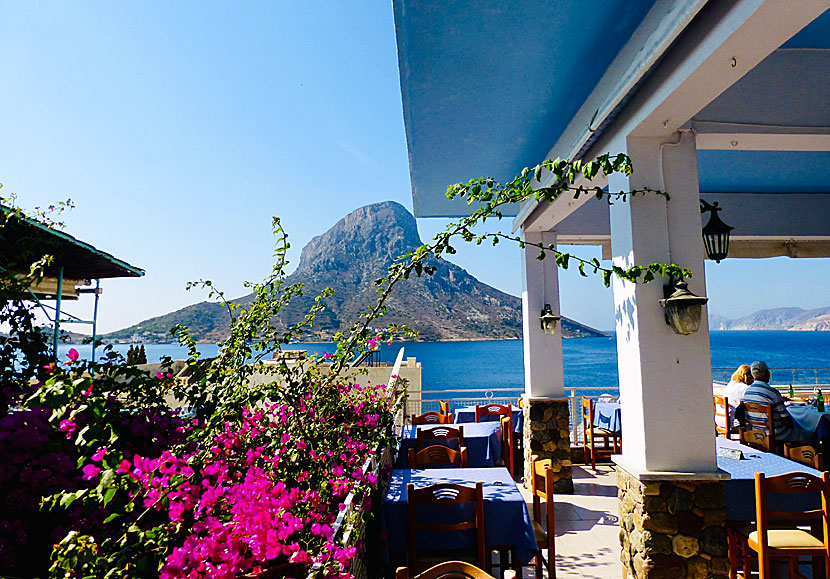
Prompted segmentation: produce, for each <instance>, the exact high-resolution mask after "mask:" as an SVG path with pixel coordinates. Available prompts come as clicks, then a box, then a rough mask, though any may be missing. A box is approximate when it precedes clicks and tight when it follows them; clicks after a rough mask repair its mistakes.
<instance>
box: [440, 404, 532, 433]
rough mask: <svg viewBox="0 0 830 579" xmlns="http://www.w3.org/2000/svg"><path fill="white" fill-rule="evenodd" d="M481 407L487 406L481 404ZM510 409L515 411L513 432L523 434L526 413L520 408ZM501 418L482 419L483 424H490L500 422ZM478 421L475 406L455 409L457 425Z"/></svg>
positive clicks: (497, 416)
mask: <svg viewBox="0 0 830 579" xmlns="http://www.w3.org/2000/svg"><path fill="white" fill-rule="evenodd" d="M479 406H486V404H480V405H479ZM510 409H511V410H512V411H513V432H522V424H523V423H524V412H522V409H521V408H519V407H518V406H513V405H511V406H510ZM500 418H501V416H499V415H496V414H488V415H486V416H482V417H481V421H482V422H490V421H495V422H498V421H499V419H500ZM475 421H476V407H475V406H464V407H462V408H456V409H455V423H456V424H466V423H468V422H475Z"/></svg>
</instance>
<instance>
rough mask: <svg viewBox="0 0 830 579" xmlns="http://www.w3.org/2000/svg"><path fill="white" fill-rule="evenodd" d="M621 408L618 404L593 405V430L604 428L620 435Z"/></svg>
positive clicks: (599, 403)
mask: <svg viewBox="0 0 830 579" xmlns="http://www.w3.org/2000/svg"><path fill="white" fill-rule="evenodd" d="M621 408H622V406H621V405H620V403H619V402H595V403H594V428H604V429H605V430H609V431H611V432H613V433H614V434H622V413H621V411H620V409H621Z"/></svg>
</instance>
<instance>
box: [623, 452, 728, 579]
mask: <svg viewBox="0 0 830 579" xmlns="http://www.w3.org/2000/svg"><path fill="white" fill-rule="evenodd" d="M617 487H618V489H619V497H620V544H621V545H622V554H621V556H620V559H621V561H622V567H623V577H624V578H627V577H632V578H635V579H726V578H727V577H728V576H729V558H728V556H727V554H728V553H727V541H726V528H725V526H724V524H725V522H726V511H725V503H724V488H723V482H721V481H712V480H708V481H683V480H662V481H661V480H649V481H640V480H638V479H637V478H636V477H634V476H632V475H630V474H628V473H627V472H626V471H625V470H623V469H621V468H619V467H618V468H617Z"/></svg>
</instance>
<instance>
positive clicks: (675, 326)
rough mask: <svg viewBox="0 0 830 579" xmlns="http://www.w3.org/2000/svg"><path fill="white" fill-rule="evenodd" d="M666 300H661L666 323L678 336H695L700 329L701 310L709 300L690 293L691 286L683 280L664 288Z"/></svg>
mask: <svg viewBox="0 0 830 579" xmlns="http://www.w3.org/2000/svg"><path fill="white" fill-rule="evenodd" d="M663 292H664V294H665V295H666V299H663V300H660V305H661V306H663V308H664V313H665V315H666V323H667V324H668V325H670V326H671V329H672V330H674V332H675V333H676V334H683V335H688V334H694V333H695V332H697V330H698V329H699V328H700V310H701V307H702V306H703V304H705V303H706V302H708V301H709V298H703V297H700V296H698V295H695V294H693V293H692V292H690V291H689V284H687V283H686V282H685V281H683V280H682V279H681V280H679V281H677V282H675V283H673V284H669V285H667V286H664V287H663Z"/></svg>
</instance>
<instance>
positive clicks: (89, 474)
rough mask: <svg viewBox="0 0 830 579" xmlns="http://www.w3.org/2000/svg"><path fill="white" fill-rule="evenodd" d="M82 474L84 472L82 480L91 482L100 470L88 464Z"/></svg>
mask: <svg viewBox="0 0 830 579" xmlns="http://www.w3.org/2000/svg"><path fill="white" fill-rule="evenodd" d="M83 472H84V477H83V478H84V480H92V479H94V478H95V477H96V476H98V473H99V472H101V469H100V468H98V467H97V466H95V465H94V464H88V465H86V466H84V468H83Z"/></svg>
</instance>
